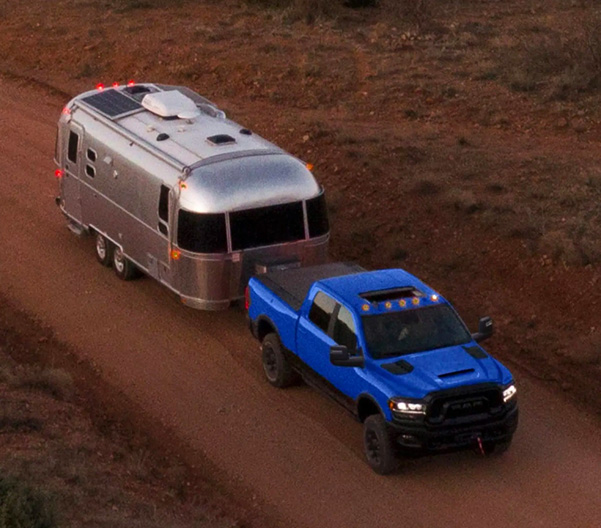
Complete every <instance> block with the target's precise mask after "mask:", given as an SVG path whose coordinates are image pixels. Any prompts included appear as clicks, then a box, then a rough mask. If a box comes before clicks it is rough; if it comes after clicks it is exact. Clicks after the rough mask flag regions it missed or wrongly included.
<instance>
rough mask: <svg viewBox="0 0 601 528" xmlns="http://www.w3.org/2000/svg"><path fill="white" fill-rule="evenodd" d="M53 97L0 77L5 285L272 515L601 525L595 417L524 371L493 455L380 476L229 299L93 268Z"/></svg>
mask: <svg viewBox="0 0 601 528" xmlns="http://www.w3.org/2000/svg"><path fill="white" fill-rule="evenodd" d="M63 103H64V101H63V100H61V99H60V98H58V97H56V96H51V95H48V94H46V93H45V92H44V91H43V90H41V89H36V88H31V87H27V86H25V85H24V83H17V82H14V81H8V80H6V79H1V78H0V105H1V106H2V113H1V117H0V123H2V129H3V131H4V133H3V138H2V140H1V141H0V244H1V247H2V251H0V288H1V290H2V292H3V293H5V294H6V295H7V296H8V297H9V298H10V299H11V300H12V301H14V302H15V303H17V304H18V305H19V306H21V307H22V308H23V309H24V310H26V311H27V312H30V313H31V314H33V315H34V316H35V317H36V318H38V319H40V320H41V321H43V322H44V323H45V324H48V325H50V326H51V327H52V328H53V329H54V330H55V331H56V334H57V336H58V338H59V339H61V340H63V341H65V342H67V343H69V344H71V345H72V346H73V347H74V349H75V350H77V351H78V353H79V354H81V355H82V357H85V358H87V359H89V360H92V361H93V362H94V363H96V364H97V365H98V367H99V368H100V369H101V371H102V373H103V376H104V377H105V378H106V379H107V380H108V381H109V382H110V383H112V384H113V385H114V386H115V387H117V388H119V389H120V390H122V391H123V392H124V393H125V394H126V395H127V396H128V397H129V398H131V399H132V400H133V401H134V402H136V403H138V404H140V405H141V406H142V407H143V408H145V409H146V410H147V412H148V413H149V415H150V416H152V417H153V418H154V419H155V420H156V422H157V424H166V425H168V426H170V427H172V428H173V429H174V430H175V431H177V434H178V435H179V436H180V438H181V439H182V440H184V441H185V442H186V443H188V444H189V445H190V446H191V447H193V448H194V449H195V450H196V451H197V452H198V453H199V460H200V459H203V458H206V459H207V460H208V461H210V462H211V463H213V464H214V465H215V466H216V467H218V468H220V470H219V477H218V478H219V479H220V480H222V481H224V483H225V484H226V485H227V484H228V483H230V484H232V485H233V487H235V489H236V490H245V491H244V493H247V494H248V497H247V498H248V502H249V503H253V502H254V503H256V504H257V507H260V508H262V509H263V510H264V512H265V513H266V514H267V516H268V517H270V518H272V519H274V524H276V525H282V526H284V525H285V526H295V527H317V526H328V527H345V528H351V527H360V526H378V527H401V526H402V527H420V526H423V527H428V528H435V527H439V526H440V527H442V526H444V527H455V526H457V527H459V526H461V527H464V528H466V527H480V526H487V527H503V528H505V527H507V526H515V527H530V526H545V527H570V528H572V527H593V526H599V525H601V494H599V491H598V490H599V485H600V484H601V476H600V474H599V467H601V442H599V441H598V440H597V439H598V438H599V435H600V433H601V426H600V424H599V423H598V422H597V421H596V420H594V419H593V418H591V417H587V416H583V414H582V412H581V411H579V410H577V409H576V408H575V407H573V406H572V405H570V404H568V403H566V402H565V401H564V400H563V398H562V397H561V396H560V395H557V394H555V393H554V392H552V391H550V390H549V389H548V388H546V387H544V386H542V385H541V384H540V383H539V382H536V381H535V380H532V379H530V378H529V377H528V376H527V375H526V374H525V373H521V372H519V371H518V373H517V374H518V381H519V387H520V401H521V407H522V420H521V425H520V428H519V430H518V433H517V436H516V439H515V443H514V446H513V447H512V449H511V450H510V451H509V452H508V453H507V454H506V455H505V456H503V457H502V458H497V459H482V458H478V457H476V456H475V455H474V454H472V453H459V454H454V455H449V456H444V457H436V458H428V459H421V460H416V461H411V462H410V463H408V464H407V465H406V467H405V468H404V469H403V470H401V471H400V472H399V473H398V474H396V475H394V476H392V477H390V478H382V477H379V476H377V475H375V474H374V473H372V471H371V470H370V469H369V468H368V467H367V465H366V464H365V463H364V462H363V456H362V451H361V440H360V438H361V426H360V425H359V424H358V423H355V422H354V421H353V420H352V419H351V418H350V417H349V416H348V415H346V414H345V413H344V412H342V411H341V410H340V409H339V408H337V407H336V406H335V405H334V404H333V403H331V402H330V401H328V400H327V399H325V398H324V397H322V396H320V395H319V394H316V393H315V392H314V391H312V390H311V389H308V388H306V387H298V388H293V389H290V390H287V391H277V390H275V389H272V388H271V387H270V386H268V384H267V383H266V382H265V381H264V380H263V376H262V372H261V367H260V361H259V354H258V346H257V344H256V343H255V342H254V341H253V340H252V339H251V338H250V336H249V334H248V331H247V329H246V327H245V324H244V319H243V315H242V314H241V312H240V311H236V310H230V311H227V312H222V313H203V312H197V311H193V310H190V309H187V308H185V307H184V306H182V305H180V304H179V303H178V301H177V300H176V299H175V298H174V297H173V296H172V294H170V293H169V292H168V291H167V290H166V289H165V288H162V287H161V286H159V285H158V284H157V283H155V282H154V281H152V280H150V279H142V280H140V281H135V282H131V283H124V282H121V281H119V280H118V279H117V278H116V277H115V276H114V274H113V273H112V272H111V271H110V270H107V269H104V268H102V267H101V266H99V265H98V264H97V263H96V261H95V259H94V255H93V250H92V243H91V240H86V239H78V238H76V237H74V236H73V235H72V234H71V233H70V232H69V231H68V230H67V229H66V227H65V222H64V219H63V218H62V216H61V215H60V214H59V211H58V209H57V208H56V206H55V205H54V196H55V192H56V182H55V181H54V177H53V172H54V167H53V163H52V149H53V146H54V133H55V121H56V119H57V117H58V114H59V112H60V109H61V105H62V104H63ZM238 492H240V491H238Z"/></svg>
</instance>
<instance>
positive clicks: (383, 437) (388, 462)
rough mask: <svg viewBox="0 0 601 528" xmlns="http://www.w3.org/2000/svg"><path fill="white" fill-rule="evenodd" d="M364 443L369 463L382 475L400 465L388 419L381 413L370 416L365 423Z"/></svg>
mask: <svg viewBox="0 0 601 528" xmlns="http://www.w3.org/2000/svg"><path fill="white" fill-rule="evenodd" d="M363 443H364V447H365V456H366V458H367V463H368V464H369V465H370V466H371V468H372V469H373V470H374V471H375V472H376V473H379V474H380V475H387V474H388V473H392V472H393V471H394V470H395V469H396V468H397V467H398V459H397V456H396V450H395V448H394V444H393V441H392V438H391V435H390V430H389V428H388V424H387V423H386V420H384V418H383V417H382V415H381V414H372V415H371V416H368V417H367V418H366V420H365V423H364V424H363Z"/></svg>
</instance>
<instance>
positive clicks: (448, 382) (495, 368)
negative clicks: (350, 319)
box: [374, 344, 511, 398]
mask: <svg viewBox="0 0 601 528" xmlns="http://www.w3.org/2000/svg"><path fill="white" fill-rule="evenodd" d="M470 352H471V353H470ZM375 371H376V372H374V374H376V376H377V377H379V378H380V379H381V380H382V381H384V382H385V384H386V386H387V387H388V389H389V390H388V391H387V392H389V394H390V395H391V396H393V395H395V396H406V397H411V398H422V397H423V396H425V395H426V394H428V393H430V392H433V391H439V390H445V389H452V388H455V387H460V386H465V385H474V384H477V383H499V384H501V383H508V382H509V381H510V380H511V374H510V373H509V371H508V370H507V369H506V368H505V367H503V366H502V365H501V364H500V363H499V362H498V361H496V360H495V359H493V358H491V357H490V356H489V355H488V354H486V353H485V352H484V351H483V350H482V349H481V348H480V347H479V346H478V345H476V344H467V345H459V346H453V347H447V348H440V349H437V350H430V351H428V352H418V353H415V354H407V355H404V356H399V357H396V358H387V359H384V360H379V361H378V367H377V368H376V369H375Z"/></svg>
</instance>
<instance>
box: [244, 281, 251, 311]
mask: <svg viewBox="0 0 601 528" xmlns="http://www.w3.org/2000/svg"><path fill="white" fill-rule="evenodd" d="M249 308H250V286H247V287H246V288H245V289H244V309H245V310H246V311H248V309H249Z"/></svg>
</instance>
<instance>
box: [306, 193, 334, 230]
mask: <svg viewBox="0 0 601 528" xmlns="http://www.w3.org/2000/svg"><path fill="white" fill-rule="evenodd" d="M307 220H308V222H309V236H310V237H311V238H315V237H318V236H321V235H325V234H326V233H327V232H328V231H329V230H330V224H329V222H328V208H327V206H326V197H325V195H324V193H321V194H320V195H319V196H316V197H315V198H311V199H310V200H307Z"/></svg>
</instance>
